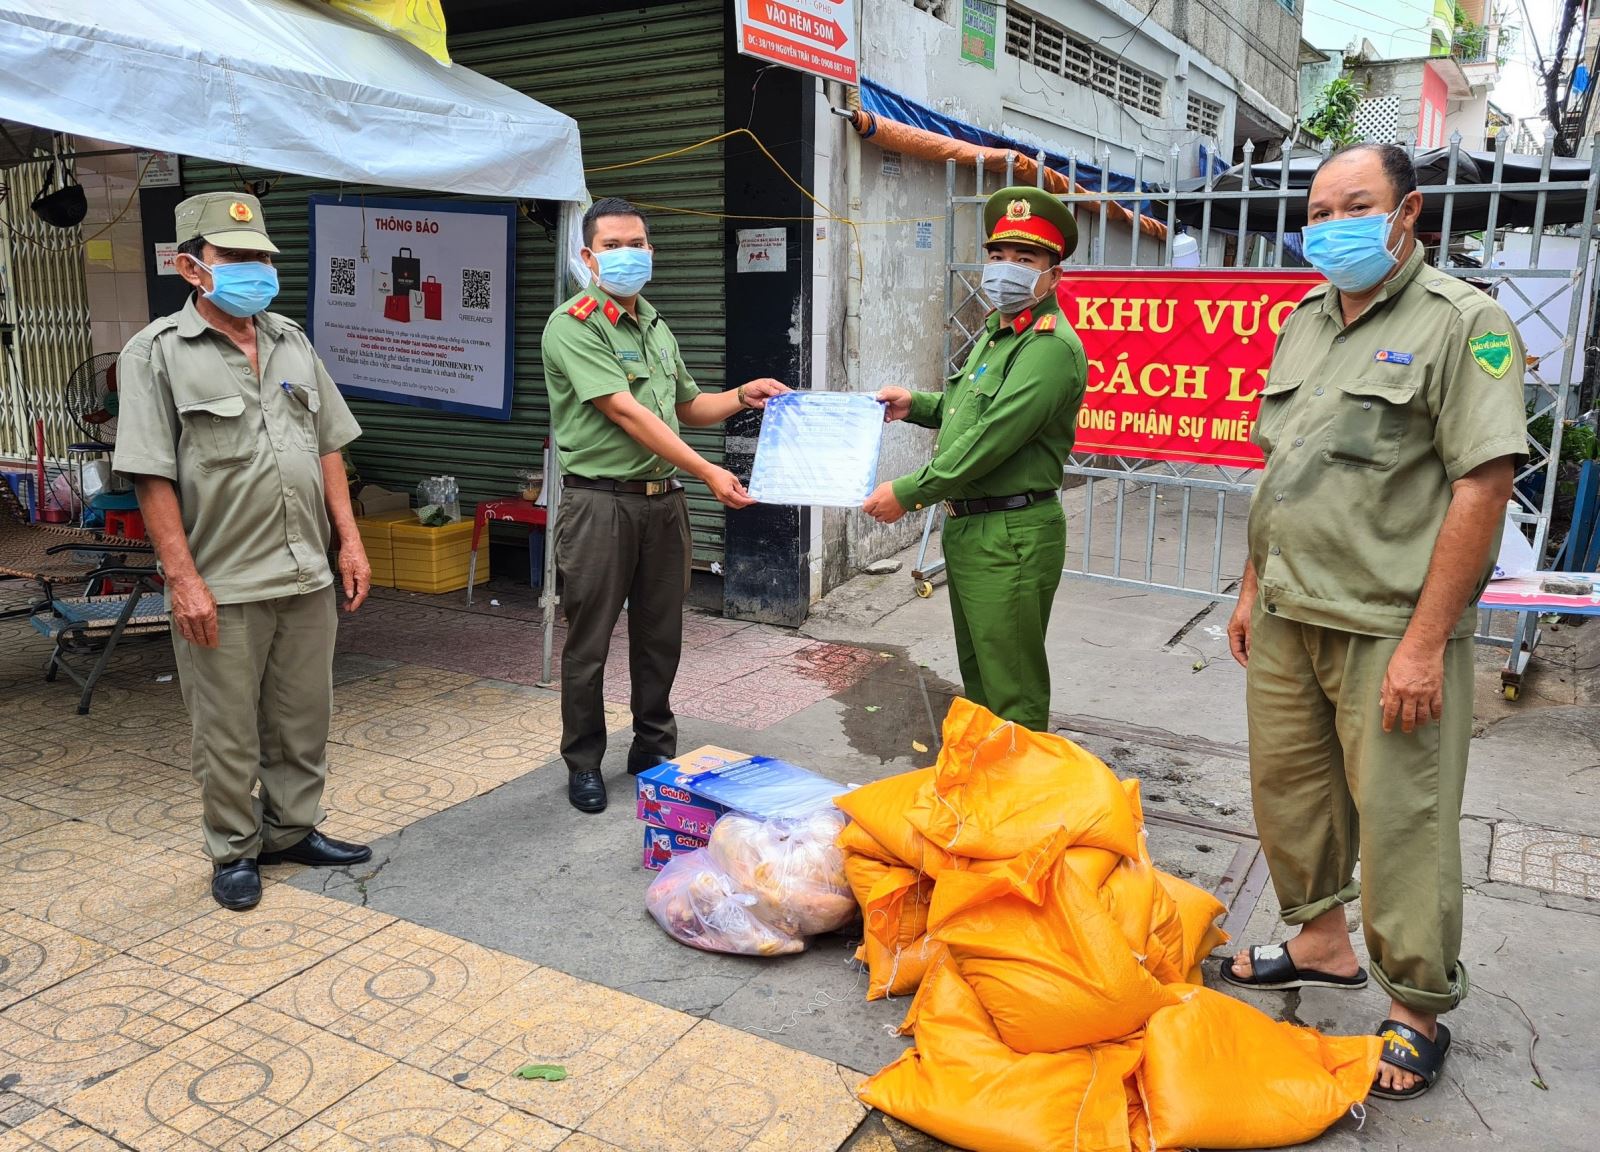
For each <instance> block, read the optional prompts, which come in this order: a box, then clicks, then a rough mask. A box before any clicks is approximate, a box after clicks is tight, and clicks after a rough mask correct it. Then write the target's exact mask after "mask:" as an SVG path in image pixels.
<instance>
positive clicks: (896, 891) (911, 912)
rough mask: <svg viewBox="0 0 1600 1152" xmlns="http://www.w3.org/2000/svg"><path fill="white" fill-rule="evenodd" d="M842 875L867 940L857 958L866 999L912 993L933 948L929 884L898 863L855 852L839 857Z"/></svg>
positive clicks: (927, 880)
mask: <svg viewBox="0 0 1600 1152" xmlns="http://www.w3.org/2000/svg"><path fill="white" fill-rule="evenodd" d="M844 874H845V877H846V879H848V880H849V882H850V890H851V891H852V892H854V893H855V897H856V900H857V902H858V903H859V904H860V905H861V917H862V923H863V925H864V927H865V929H866V931H865V936H866V939H865V940H864V941H863V943H862V945H861V950H860V951H859V953H858V954H857V959H860V960H864V961H865V962H866V965H867V973H868V979H867V999H868V1000H881V999H882V998H883V997H885V996H906V995H909V994H910V993H912V992H914V991H916V989H917V985H918V984H919V983H921V982H922V974H923V972H925V971H926V970H927V967H928V961H929V959H930V958H931V957H932V955H933V954H934V949H933V947H932V945H931V944H930V942H929V941H928V939H927V931H928V905H929V902H930V901H931V900H932V899H933V881H932V880H929V879H928V878H927V877H923V878H922V879H920V880H919V879H918V878H917V874H916V872H915V871H914V870H912V869H910V868H907V867H906V866H904V865H902V864H885V863H884V862H883V861H881V860H875V859H873V858H872V857H870V856H861V855H858V854H856V853H855V852H846V853H845V855H844Z"/></svg>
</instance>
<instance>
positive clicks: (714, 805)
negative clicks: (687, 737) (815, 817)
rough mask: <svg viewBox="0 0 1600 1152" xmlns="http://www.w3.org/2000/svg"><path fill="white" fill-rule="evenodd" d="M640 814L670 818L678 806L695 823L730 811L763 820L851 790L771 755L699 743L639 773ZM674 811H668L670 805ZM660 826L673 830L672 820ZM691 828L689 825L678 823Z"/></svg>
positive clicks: (800, 811) (804, 811)
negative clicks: (759, 754) (690, 750)
mask: <svg viewBox="0 0 1600 1152" xmlns="http://www.w3.org/2000/svg"><path fill="white" fill-rule="evenodd" d="M637 787H638V794H639V819H641V820H646V821H647V822H650V823H656V822H657V820H662V821H670V820H672V819H673V816H674V815H675V814H676V812H677V809H678V808H680V807H681V809H682V819H683V820H685V821H690V822H697V823H695V824H694V826H695V828H696V829H698V828H699V827H706V828H707V831H708V832H709V825H708V824H706V821H707V820H708V818H709V821H710V824H715V823H716V820H715V817H718V816H721V815H722V814H723V813H725V812H742V813H744V814H746V815H749V816H757V817H760V818H761V819H763V820H775V819H781V818H783V817H799V816H806V815H809V814H810V813H812V812H814V811H816V810H817V809H818V808H826V807H828V806H829V805H831V804H832V803H833V798H834V797H835V796H838V795H840V794H841V793H843V792H845V791H846V789H845V787H844V786H843V785H840V784H835V783H834V782H833V781H832V780H828V779H825V778H823V777H821V776H818V775H817V774H816V773H815V772H808V771H807V770H806V769H804V768H801V767H800V766H799V765H796V764H790V763H788V762H787V761H784V760H774V759H772V758H771V757H769V756H743V755H740V754H739V753H737V752H732V751H729V750H728V749H726V748H715V747H709V746H708V747H705V748H697V749H695V751H693V752H690V753H689V754H688V755H685V756H680V757H678V759H677V760H672V761H668V762H667V763H665V764H658V765H657V766H656V767H654V768H651V769H650V770H649V771H647V772H642V773H640V774H639V776H638V784H637ZM668 805H672V806H673V811H672V812H671V813H669V812H668V809H667V806H668ZM659 826H660V827H663V828H667V829H669V830H672V829H673V828H674V827H675V826H674V825H673V824H671V823H661V824H659ZM676 827H677V828H679V829H680V830H687V827H686V826H685V825H682V824H680V825H677V826H676Z"/></svg>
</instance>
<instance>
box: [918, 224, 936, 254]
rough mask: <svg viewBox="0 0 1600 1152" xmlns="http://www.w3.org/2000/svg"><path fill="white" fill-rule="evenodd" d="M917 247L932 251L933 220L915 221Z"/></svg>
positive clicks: (924, 250)
mask: <svg viewBox="0 0 1600 1152" xmlns="http://www.w3.org/2000/svg"><path fill="white" fill-rule="evenodd" d="M917 248H918V249H920V250H921V251H923V252H932V251H933V221H932V220H918V221H917Z"/></svg>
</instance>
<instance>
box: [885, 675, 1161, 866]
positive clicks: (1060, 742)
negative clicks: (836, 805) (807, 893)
mask: <svg viewBox="0 0 1600 1152" xmlns="http://www.w3.org/2000/svg"><path fill="white" fill-rule="evenodd" d="M933 772H934V776H933V790H932V792H931V793H930V794H929V795H928V796H927V797H926V799H927V801H928V803H927V804H926V806H923V807H918V808H913V809H910V810H908V812H907V815H906V819H907V820H908V821H909V822H910V823H911V824H912V825H913V826H915V828H916V829H917V830H918V831H919V832H921V833H923V834H924V835H926V836H927V837H928V839H929V840H931V841H932V842H933V843H934V844H935V845H937V846H938V847H940V848H943V849H945V850H947V851H949V852H951V853H953V854H955V855H957V856H966V857H971V858H973V859H978V860H1009V859H1011V858H1012V857H1014V856H1016V855H1018V854H1019V853H1021V852H1025V851H1027V850H1028V849H1029V848H1032V847H1034V846H1035V845H1038V844H1040V843H1042V842H1043V841H1045V840H1046V839H1048V838H1049V837H1050V836H1051V835H1052V834H1054V832H1055V831H1056V830H1057V829H1058V828H1065V829H1066V830H1067V832H1068V834H1069V838H1068V843H1069V844H1073V845H1083V846H1086V847H1090V848H1103V849H1105V850H1106V851H1108V852H1114V853H1116V854H1118V855H1121V856H1132V855H1134V854H1135V853H1137V852H1138V842H1139V836H1138V833H1139V825H1138V818H1137V816H1136V814H1135V812H1134V809H1133V807H1132V806H1131V805H1130V804H1129V802H1128V796H1127V793H1126V792H1124V790H1123V788H1122V785H1121V783H1120V782H1119V781H1118V780H1117V777H1116V775H1115V773H1113V772H1112V771H1111V769H1109V768H1107V767H1106V766H1105V765H1104V764H1103V763H1101V762H1100V761H1099V760H1098V759H1096V758H1095V757H1094V756H1091V755H1090V754H1089V753H1088V752H1086V751H1084V750H1083V749H1082V748H1080V747H1078V746H1077V745H1076V744H1074V743H1073V742H1072V741H1070V740H1067V739H1064V738H1062V737H1060V736H1055V735H1051V734H1049V733H1040V732H1030V731H1029V730H1028V729H1026V728H1023V727H1021V726H1020V725H1017V724H1012V723H1009V722H1007V721H1004V720H1001V719H1000V718H999V717H998V716H996V715H995V714H994V713H993V712H990V711H989V710H988V709H987V708H983V707H980V706H979V705H977V704H974V703H973V702H972V701H970V700H964V699H959V698H958V699H957V700H955V702H954V703H952V704H951V705H950V712H949V714H948V715H947V716H946V717H945V722H944V747H943V748H942V749H941V750H940V752H939V762H938V763H937V764H936V765H935V766H934V769H933ZM859 794H860V792H859V791H858V792H857V793H855V795H859ZM870 830H871V829H870V828H869V831H870ZM874 835H876V833H874ZM879 839H880V840H881V839H882V837H881V836H880V837H879ZM891 847H892V845H891Z"/></svg>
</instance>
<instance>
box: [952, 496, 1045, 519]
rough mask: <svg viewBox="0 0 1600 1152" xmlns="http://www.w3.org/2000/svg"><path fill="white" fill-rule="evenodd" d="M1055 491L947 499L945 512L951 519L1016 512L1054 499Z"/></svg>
mask: <svg viewBox="0 0 1600 1152" xmlns="http://www.w3.org/2000/svg"><path fill="white" fill-rule="evenodd" d="M1055 496H1056V493H1054V492H1023V493H1022V494H1020V495H1017V496H986V497H983V498H981V499H977V500H946V501H945V502H944V514H945V515H946V516H949V517H950V518H951V519H959V518H960V517H962V516H976V515H978V514H979V513H980V512H1014V511H1015V510H1016V509H1018V508H1026V507H1027V506H1028V505H1030V504H1042V503H1044V502H1045V501H1046V500H1051V499H1054V498H1055Z"/></svg>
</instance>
